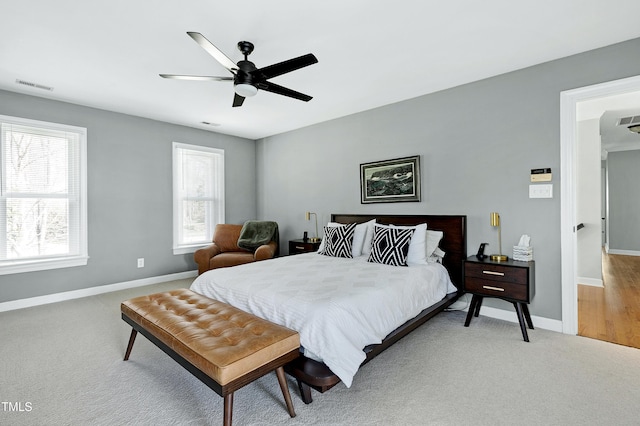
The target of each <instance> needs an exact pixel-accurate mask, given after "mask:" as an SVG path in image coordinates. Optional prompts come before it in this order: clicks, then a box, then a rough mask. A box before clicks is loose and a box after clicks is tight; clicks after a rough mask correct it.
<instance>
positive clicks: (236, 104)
mask: <svg viewBox="0 0 640 426" xmlns="http://www.w3.org/2000/svg"><path fill="white" fill-rule="evenodd" d="M243 102H244V96H240V95H238V94H237V93H234V96H233V106H234V107H239V106H242V103H243Z"/></svg>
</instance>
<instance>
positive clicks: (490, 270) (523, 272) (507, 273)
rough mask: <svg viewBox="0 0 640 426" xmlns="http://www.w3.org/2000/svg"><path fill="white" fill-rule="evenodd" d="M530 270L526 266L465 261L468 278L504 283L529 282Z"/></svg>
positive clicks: (524, 283)
mask: <svg viewBox="0 0 640 426" xmlns="http://www.w3.org/2000/svg"><path fill="white" fill-rule="evenodd" d="M527 274H528V270H527V269H526V268H514V267H512V266H511V267H510V266H501V265H494V264H482V263H469V262H467V263H465V277H466V279H467V280H468V279H470V278H478V279H482V280H490V281H496V282H497V283H504V284H508V283H511V284H521V285H526V284H527Z"/></svg>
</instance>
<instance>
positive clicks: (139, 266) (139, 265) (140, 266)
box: [138, 257, 144, 268]
mask: <svg viewBox="0 0 640 426" xmlns="http://www.w3.org/2000/svg"><path fill="white" fill-rule="evenodd" d="M138 268H144V257H141V258H139V259H138Z"/></svg>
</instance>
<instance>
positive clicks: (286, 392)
mask: <svg viewBox="0 0 640 426" xmlns="http://www.w3.org/2000/svg"><path fill="white" fill-rule="evenodd" d="M276 375H277V376H278V383H280V389H281V390H282V396H284V401H285V402H286V403H287V410H288V411H289V415H290V416H291V417H295V416H296V412H295V411H294V410H293V402H292V401H291V394H290V393H289V386H287V379H286V378H285V377H284V368H283V367H282V366H280V367H278V368H276Z"/></svg>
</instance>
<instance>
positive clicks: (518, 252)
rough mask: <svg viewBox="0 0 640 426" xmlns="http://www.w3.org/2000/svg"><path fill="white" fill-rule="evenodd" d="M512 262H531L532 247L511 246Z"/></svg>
mask: <svg viewBox="0 0 640 426" xmlns="http://www.w3.org/2000/svg"><path fill="white" fill-rule="evenodd" d="M513 260H521V261H524V262H528V261H530V260H533V247H531V246H513Z"/></svg>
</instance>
